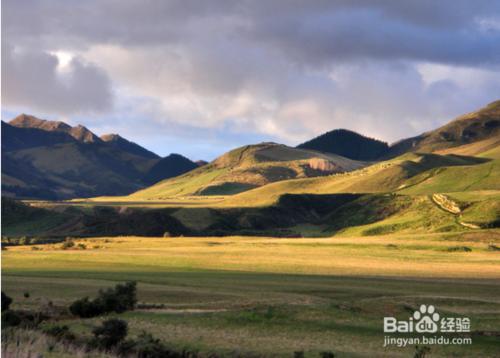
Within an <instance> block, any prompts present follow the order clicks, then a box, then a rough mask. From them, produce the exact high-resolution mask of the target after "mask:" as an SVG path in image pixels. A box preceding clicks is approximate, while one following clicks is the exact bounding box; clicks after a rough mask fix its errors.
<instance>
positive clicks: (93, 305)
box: [69, 281, 137, 318]
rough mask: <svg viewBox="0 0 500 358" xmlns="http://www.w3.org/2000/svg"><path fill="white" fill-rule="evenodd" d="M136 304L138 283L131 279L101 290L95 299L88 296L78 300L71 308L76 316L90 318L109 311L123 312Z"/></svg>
mask: <svg viewBox="0 0 500 358" xmlns="http://www.w3.org/2000/svg"><path fill="white" fill-rule="evenodd" d="M136 304H137V283H136V282H134V281H130V282H126V283H124V284H118V285H116V286H115V287H114V288H109V289H107V290H101V291H99V295H98V296H97V298H96V299H94V300H89V298H88V297H85V298H82V299H80V300H76V301H75V302H73V303H72V304H71V306H70V307H69V310H70V312H71V313H72V314H74V315H75V316H79V317H83V318H89V317H95V316H99V315H101V314H103V313H108V312H116V313H122V312H125V311H128V310H133V309H134V308H135V305H136Z"/></svg>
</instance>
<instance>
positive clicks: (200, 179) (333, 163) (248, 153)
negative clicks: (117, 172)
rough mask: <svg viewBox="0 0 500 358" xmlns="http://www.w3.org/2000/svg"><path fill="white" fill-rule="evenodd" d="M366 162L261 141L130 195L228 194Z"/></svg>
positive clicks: (344, 170)
mask: <svg viewBox="0 0 500 358" xmlns="http://www.w3.org/2000/svg"><path fill="white" fill-rule="evenodd" d="M366 165H367V163H365V162H360V161H355V160H351V159H347V158H344V157H341V156H338V155H335V154H325V153H320V152H315V151H311V150H306V149H298V148H291V147H287V146H285V145H282V144H276V143H261V144H257V145H248V146H244V147H240V148H237V149H234V150H232V151H230V152H228V153H226V154H224V155H222V156H220V157H218V158H217V159H215V160H214V161H213V162H211V163H209V164H206V165H204V166H202V167H199V168H197V169H195V170H193V171H190V172H189V173H186V174H184V175H182V176H179V177H176V178H172V179H168V180H164V181H162V182H159V183H157V184H156V185H153V186H152V187H149V188H147V189H144V190H140V191H138V192H136V193H134V194H132V195H130V197H131V198H136V199H141V200H154V199H162V198H166V197H172V196H185V195H232V194H237V193H240V192H243V191H246V190H250V189H252V188H256V187H260V186H263V185H266V184H269V183H272V182H276V181H281V180H287V179H298V178H308V177H317V176H325V175H331V174H334V173H343V172H348V171H351V170H354V169H358V168H361V167H364V166H366Z"/></svg>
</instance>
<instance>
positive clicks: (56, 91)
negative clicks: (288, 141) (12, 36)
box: [2, 44, 112, 115]
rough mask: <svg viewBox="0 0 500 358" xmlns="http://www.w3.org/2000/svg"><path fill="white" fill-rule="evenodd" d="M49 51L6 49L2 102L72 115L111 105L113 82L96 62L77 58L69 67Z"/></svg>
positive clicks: (103, 109) (95, 110)
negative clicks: (64, 66) (61, 65)
mask: <svg viewBox="0 0 500 358" xmlns="http://www.w3.org/2000/svg"><path fill="white" fill-rule="evenodd" d="M58 66H59V60H58V58H57V57H56V56H54V55H51V54H49V53H46V52H37V51H19V52H15V51H14V50H13V48H12V47H10V46H8V45H7V44H5V45H4V46H3V48H2V102H3V104H4V106H11V107H14V108H16V107H17V108H29V109H30V110H32V111H39V112H43V113H53V114H61V115H69V114H76V113H93V112H101V111H105V110H108V109H110V108H111V102H112V95H111V85H110V81H109V79H108V77H107V75H106V74H105V73H104V72H103V71H102V70H100V69H99V68H97V67H95V66H94V65H91V64H87V63H85V62H82V61H81V60H80V59H78V58H74V59H72V60H71V62H70V63H68V64H67V66H66V68H64V69H62V70H60V69H58Z"/></svg>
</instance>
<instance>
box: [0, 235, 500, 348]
mask: <svg viewBox="0 0 500 358" xmlns="http://www.w3.org/2000/svg"><path fill="white" fill-rule="evenodd" d="M75 244H76V245H75V246H74V247H72V248H69V249H66V250H63V249H62V244H61V243H57V244H45V245H34V246H33V245H31V246H13V247H8V249H7V250H6V251H5V250H4V251H2V271H3V274H2V289H3V291H5V292H6V293H7V294H8V295H10V296H11V297H12V298H13V299H14V303H13V306H14V307H15V308H17V309H24V308H25V309H39V308H41V307H46V306H47V305H49V306H50V307H53V308H54V309H59V308H66V307H68V305H69V304H70V303H71V302H72V301H74V300H75V299H78V298H81V297H84V296H90V297H95V296H96V294H97V292H98V290H99V289H103V288H106V287H110V286H112V285H114V284H116V283H118V282H123V281H128V280H136V281H137V282H138V298H139V306H138V308H137V309H136V310H134V311H129V312H125V313H122V314H112V315H111V316H113V317H114V316H118V317H119V318H121V319H124V320H126V321H128V322H129V327H130V334H131V335H132V336H134V335H137V334H139V333H140V332H141V331H143V330H145V331H148V332H150V333H152V334H153V335H154V336H156V337H158V338H160V339H162V340H163V341H165V342H167V343H168V344H169V345H171V346H172V347H175V348H178V349H182V348H188V349H192V350H197V351H199V352H200V353H203V354H207V355H208V354H209V353H211V352H215V353H226V354H229V353H231V354H243V355H246V356H288V357H291V356H292V355H293V353H294V352H301V351H303V352H304V353H305V355H306V356H318V354H319V353H320V352H326V351H331V352H333V353H335V356H336V357H388V356H389V357H409V356H413V354H414V353H415V347H414V346H410V347H404V348H398V347H394V346H393V347H390V348H384V347H383V341H384V333H383V329H382V320H383V317H384V316H396V317H398V318H400V319H407V318H408V317H409V316H410V315H411V314H412V312H413V311H414V310H415V309H416V308H418V307H419V305H421V304H433V305H435V306H436V309H437V310H438V311H439V312H440V313H441V314H442V315H446V316H467V317H470V318H471V332H472V333H471V337H472V345H468V346H453V345H450V346H446V345H439V346H438V345H436V346H430V348H431V357H439V356H447V357H449V356H454V357H472V356H474V357H482V356H483V357H486V356H494V355H495V354H497V353H498V343H499V341H498V339H499V337H498V331H500V323H499V322H500V251H499V250H500V248H499V246H500V231H498V230H489V231H485V230H482V231H470V232H468V233H447V234H422V235H418V234H417V235H386V236H377V237H332V238H321V239H319V238H318V239H314V238H311V239H296V238H295V239H283V238H255V237H224V238H215V237H203V238H200V237H197V238H190V237H178V238H144V237H115V238H105V237H102V238H91V239H75ZM78 244H82V245H78ZM83 245H84V246H83ZM26 292H29V297H24V296H25V293H26ZM49 302H50V304H49ZM101 320H103V317H99V318H90V319H73V318H71V316H69V315H68V316H67V317H65V318H63V321H62V322H61V323H64V324H67V325H68V326H69V327H70V329H71V330H73V331H74V332H77V333H79V334H82V335H91V328H92V327H93V326H95V325H96V323H97V322H98V321H101ZM44 324H45V325H50V324H51V323H50V322H47V323H44ZM495 332H496V333H495ZM51 354H56V355H54V356H57V357H64V356H65V354H64V353H63V352H57V349H56V352H55V353H54V352H53V353H51ZM47 356H51V355H47Z"/></svg>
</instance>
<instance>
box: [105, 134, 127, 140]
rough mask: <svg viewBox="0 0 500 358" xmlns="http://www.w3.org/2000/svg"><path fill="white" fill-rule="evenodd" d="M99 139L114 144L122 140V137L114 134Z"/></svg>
mask: <svg viewBox="0 0 500 358" xmlns="http://www.w3.org/2000/svg"><path fill="white" fill-rule="evenodd" d="M100 138H101V140H102V141H104V142H116V141H118V140H120V139H124V138H123V137H122V136H120V135H119V134H116V133H109V134H103V135H102V136H101V137H100ZM124 140H126V139H124Z"/></svg>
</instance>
